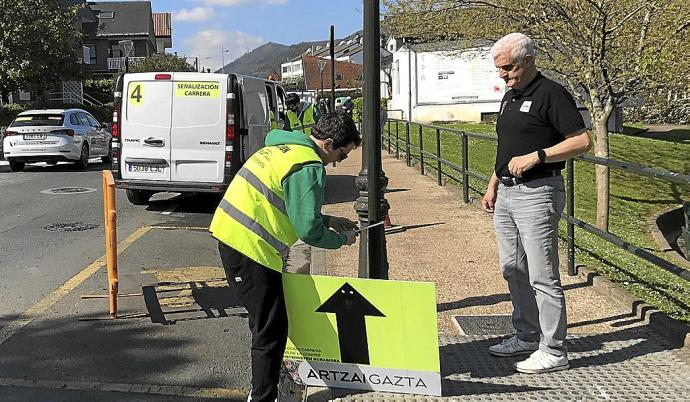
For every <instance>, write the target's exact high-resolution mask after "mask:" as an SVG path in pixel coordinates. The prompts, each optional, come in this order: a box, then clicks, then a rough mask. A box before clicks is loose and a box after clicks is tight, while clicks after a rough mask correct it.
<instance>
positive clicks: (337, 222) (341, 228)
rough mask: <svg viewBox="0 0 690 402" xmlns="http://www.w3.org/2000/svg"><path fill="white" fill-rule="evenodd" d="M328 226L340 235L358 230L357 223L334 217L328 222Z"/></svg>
mask: <svg viewBox="0 0 690 402" xmlns="http://www.w3.org/2000/svg"><path fill="white" fill-rule="evenodd" d="M328 226H329V227H330V228H331V229H333V230H335V231H336V232H338V233H344V232H347V231H348V230H355V229H357V222H354V221H351V220H349V219H347V218H341V217H339V216H332V217H331V218H330V219H329V220H328Z"/></svg>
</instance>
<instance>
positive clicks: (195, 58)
mask: <svg viewBox="0 0 690 402" xmlns="http://www.w3.org/2000/svg"><path fill="white" fill-rule="evenodd" d="M194 69H195V70H196V72H197V73H198V72H199V56H196V57H194Z"/></svg>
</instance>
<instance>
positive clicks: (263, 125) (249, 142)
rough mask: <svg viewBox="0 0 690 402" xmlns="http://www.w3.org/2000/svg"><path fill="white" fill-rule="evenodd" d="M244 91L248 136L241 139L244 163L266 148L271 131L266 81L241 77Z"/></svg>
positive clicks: (243, 108) (243, 102)
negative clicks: (267, 136) (266, 140)
mask: <svg viewBox="0 0 690 402" xmlns="http://www.w3.org/2000/svg"><path fill="white" fill-rule="evenodd" d="M238 81H239V83H240V88H241V91H242V111H243V112H244V116H243V118H244V120H243V124H244V125H245V127H246V128H247V135H246V136H243V137H242V138H241V141H242V156H243V161H246V160H247V159H248V158H249V157H250V156H252V155H253V154H254V152H256V151H258V150H259V149H261V148H262V147H263V146H264V141H265V139H266V134H268V132H269V131H270V129H271V119H270V113H269V108H270V100H269V97H268V94H267V93H266V80H262V79H259V78H254V77H247V76H239V75H238Z"/></svg>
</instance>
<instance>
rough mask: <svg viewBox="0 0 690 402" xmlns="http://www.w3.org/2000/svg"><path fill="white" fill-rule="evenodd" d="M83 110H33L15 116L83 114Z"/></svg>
mask: <svg viewBox="0 0 690 402" xmlns="http://www.w3.org/2000/svg"><path fill="white" fill-rule="evenodd" d="M83 111H84V110H82V109H33V110H25V111H23V112H21V113H19V114H17V116H27V115H33V114H46V113H49V114H62V113H67V112H83Z"/></svg>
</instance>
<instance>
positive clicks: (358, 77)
mask: <svg viewBox="0 0 690 402" xmlns="http://www.w3.org/2000/svg"><path fill="white" fill-rule="evenodd" d="M355 79H356V80H357V81H362V80H363V79H364V77H363V76H362V74H357V77H356V78H355Z"/></svg>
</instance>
